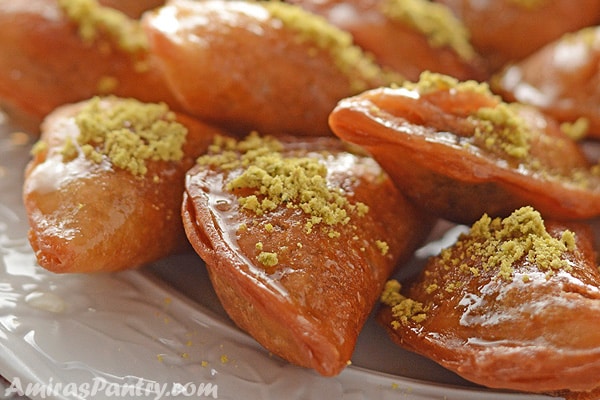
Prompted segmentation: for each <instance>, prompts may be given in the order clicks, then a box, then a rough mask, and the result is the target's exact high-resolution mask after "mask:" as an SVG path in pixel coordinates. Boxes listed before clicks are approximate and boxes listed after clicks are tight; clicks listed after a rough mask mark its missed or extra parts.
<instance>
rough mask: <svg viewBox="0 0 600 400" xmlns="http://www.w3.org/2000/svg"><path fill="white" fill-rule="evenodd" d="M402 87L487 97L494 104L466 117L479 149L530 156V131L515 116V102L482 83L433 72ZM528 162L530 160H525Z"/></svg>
mask: <svg viewBox="0 0 600 400" xmlns="http://www.w3.org/2000/svg"><path fill="white" fill-rule="evenodd" d="M403 87H404V88H406V89H409V90H413V91H417V92H418V93H419V94H422V95H423V94H429V93H434V92H437V91H454V92H472V93H476V94H480V95H483V96H488V97H490V98H491V99H493V100H494V101H495V102H496V103H497V104H496V105H495V106H494V107H481V108H478V109H477V110H475V111H474V112H472V113H471V114H470V115H469V116H468V117H467V120H468V121H470V122H471V123H472V124H473V125H474V127H475V131H474V134H473V138H474V139H475V140H476V141H477V143H479V145H480V146H481V148H483V149H486V150H488V151H491V152H496V153H501V154H504V155H508V156H510V157H513V158H516V159H518V160H525V159H528V156H529V155H530V152H529V150H530V145H531V143H530V142H531V133H530V132H529V129H530V128H529V127H528V125H527V123H526V122H525V120H524V119H523V118H522V117H521V116H519V114H518V112H517V110H518V107H520V105H519V104H517V103H510V104H509V103H505V102H503V101H502V100H501V98H500V97H498V96H497V95H495V94H493V93H492V92H491V90H490V88H489V85H488V84H487V83H485V82H481V83H480V82H477V81H473V80H467V81H459V80H458V79H456V78H454V77H451V76H448V75H444V74H439V73H434V72H429V71H425V72H423V73H421V75H420V77H419V80H418V81H417V82H407V83H404V85H403ZM529 161H531V160H529Z"/></svg>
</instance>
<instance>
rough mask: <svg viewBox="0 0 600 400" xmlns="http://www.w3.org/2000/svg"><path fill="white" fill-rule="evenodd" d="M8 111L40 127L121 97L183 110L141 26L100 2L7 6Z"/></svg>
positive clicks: (1, 55) (1, 69) (1, 84)
mask: <svg viewBox="0 0 600 400" xmlns="http://www.w3.org/2000/svg"><path fill="white" fill-rule="evenodd" d="M0 48H1V49H2V51H0V104H1V105H2V106H3V107H5V108H6V109H7V110H8V111H10V112H13V113H15V114H17V115H20V114H24V115H26V116H28V117H32V118H34V119H36V120H37V122H38V123H39V121H41V119H43V117H44V116H46V115H47V114H48V113H50V112H51V111H52V110H54V109H55V108H57V107H59V106H61V105H63V104H67V103H74V102H78V101H83V100H87V99H89V98H90V97H92V96H94V95H107V94H114V95H118V96H122V97H134V98H137V99H139V100H141V101H148V102H164V103H167V104H168V105H169V106H170V107H171V108H174V109H176V108H177V102H176V101H175V98H174V97H173V95H172V94H171V92H170V90H169V89H168V88H167V86H166V83H165V81H164V79H163V76H162V75H161V74H160V72H159V71H158V69H157V68H155V66H154V65H153V61H152V60H150V59H149V57H148V43H147V41H146V38H145V36H144V33H143V32H142V30H141V28H140V25H139V21H137V20H133V19H130V18H128V17H127V16H126V15H125V14H122V13H120V12H119V11H117V10H115V9H112V8H108V7H102V6H100V5H98V3H97V2H96V1H95V0H28V1H12V0H0Z"/></svg>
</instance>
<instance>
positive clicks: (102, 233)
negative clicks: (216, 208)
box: [23, 97, 222, 272]
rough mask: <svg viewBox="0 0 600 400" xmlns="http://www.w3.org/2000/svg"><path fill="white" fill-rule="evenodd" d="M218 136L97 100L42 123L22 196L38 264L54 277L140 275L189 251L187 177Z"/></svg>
mask: <svg viewBox="0 0 600 400" xmlns="http://www.w3.org/2000/svg"><path fill="white" fill-rule="evenodd" d="M215 134H222V132H221V131H217V130H216V129H214V128H211V127H209V126H207V125H204V124H202V123H200V122H198V121H195V120H193V119H190V118H188V117H184V116H181V115H177V116H176V115H175V114H174V113H172V112H170V111H169V110H168V108H167V107H166V106H165V105H164V104H149V103H140V102H138V101H136V100H132V99H119V98H114V97H109V98H102V99H101V98H94V99H92V100H88V101H84V102H81V103H76V104H73V105H65V106H62V107H60V108H58V109H57V110H55V111H54V112H52V113H51V114H50V115H49V116H48V117H47V118H46V119H45V121H44V123H43V125H42V136H41V139H40V141H39V142H38V143H37V144H36V146H35V148H34V158H33V160H32V161H31V162H30V164H29V165H28V167H27V171H26V177H25V183H24V188H23V191H24V193H23V196H24V201H25V209H26V211H27V216H28V218H29V223H30V226H31V229H30V232H29V239H30V242H31V246H32V247H33V249H34V251H35V255H36V257H37V260H38V262H39V264H40V265H41V266H42V267H44V268H46V269H48V270H50V271H54V272H102V271H114V270H120V269H125V268H135V267H138V266H140V265H142V264H144V263H147V262H150V261H154V260H156V259H159V258H161V257H164V256H166V255H169V254H171V253H173V252H176V251H179V250H182V249H184V248H187V247H188V246H189V245H188V244H187V240H186V238H185V234H184V231H183V226H182V223H181V218H180V211H179V210H180V208H181V198H182V193H183V188H184V175H185V172H186V171H187V170H188V169H189V168H190V167H191V166H192V165H193V163H194V160H195V158H196V157H197V156H198V155H199V154H202V153H203V152H204V151H205V150H206V148H207V147H208V145H209V143H210V142H211V141H212V138H213V136H214V135H215Z"/></svg>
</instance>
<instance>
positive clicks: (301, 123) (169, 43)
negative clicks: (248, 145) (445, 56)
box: [143, 0, 400, 136]
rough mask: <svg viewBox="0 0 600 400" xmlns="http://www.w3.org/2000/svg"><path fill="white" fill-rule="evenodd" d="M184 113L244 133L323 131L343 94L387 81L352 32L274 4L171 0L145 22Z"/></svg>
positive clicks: (391, 78)
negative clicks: (357, 45) (353, 40)
mask: <svg viewBox="0 0 600 400" xmlns="http://www.w3.org/2000/svg"><path fill="white" fill-rule="evenodd" d="M143 25H144V28H145V31H146V33H147V35H148V38H149V41H150V49H151V52H152V54H153V55H154V58H155V59H156V60H158V63H159V65H160V66H161V67H162V69H163V71H164V73H165V75H166V76H167V79H168V82H169V84H170V86H171V88H172V89H173V91H174V93H175V94H176V95H177V98H178V100H180V101H181V103H182V104H183V106H184V107H185V109H186V111H187V112H189V113H191V114H193V115H196V116H198V117H200V118H202V119H204V120H208V121H212V122H215V123H218V124H222V125H225V126H227V127H228V128H229V129H233V130H235V131H237V132H239V133H240V135H241V136H243V135H246V134H247V133H248V132H249V131H251V130H258V131H259V132H261V133H262V134H273V135H280V134H294V135H302V136H307V135H313V136H315V135H319V136H324V135H331V131H330V130H329V127H328V125H327V116H328V114H329V112H330V111H331V109H332V108H333V107H334V106H335V104H336V102H337V101H338V100H340V99H341V98H343V97H346V96H350V95H352V94H356V93H359V92H361V91H363V90H365V89H368V88H372V87H377V86H379V85H382V84H386V83H390V82H392V81H393V80H395V79H396V78H397V79H398V80H399V79H400V78H399V77H397V76H392V77H390V76H389V74H388V73H385V72H384V71H383V70H382V69H381V68H380V67H379V66H378V65H377V64H375V63H374V62H373V60H372V59H370V58H369V57H368V56H367V55H366V54H365V53H364V52H363V51H362V50H361V49H360V48H358V47H356V46H355V45H354V44H353V43H352V38H351V36H350V35H349V34H348V33H347V32H344V31H341V30H340V29H337V28H336V27H334V26H333V25H331V24H329V23H328V22H327V21H325V20H324V19H323V18H321V17H318V16H316V15H313V14H310V13H308V12H305V11H303V10H302V9H300V8H299V7H296V6H293V5H290V4H286V3H282V2H246V1H220V0H213V1H202V2H198V1H187V0H174V1H171V2H169V3H168V4H167V5H166V6H165V7H162V8H160V9H159V10H157V11H156V12H152V13H148V14H146V15H145V16H144V18H143Z"/></svg>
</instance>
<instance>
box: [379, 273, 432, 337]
mask: <svg viewBox="0 0 600 400" xmlns="http://www.w3.org/2000/svg"><path fill="white" fill-rule="evenodd" d="M401 290H402V284H401V283H400V282H398V281H397V280H395V279H390V280H389V281H387V282H386V283H385V286H384V289H383V292H382V293H381V296H380V301H381V303H383V304H385V305H387V306H389V307H391V308H392V317H393V320H392V323H391V324H392V328H394V329H398V328H399V327H400V326H401V325H406V324H408V323H409V322H413V323H421V322H423V321H424V320H425V319H426V318H427V311H428V309H427V307H426V306H424V305H423V303H421V302H418V301H415V300H413V299H410V298H408V297H405V296H404V295H402V294H401V293H400V292H401Z"/></svg>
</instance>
